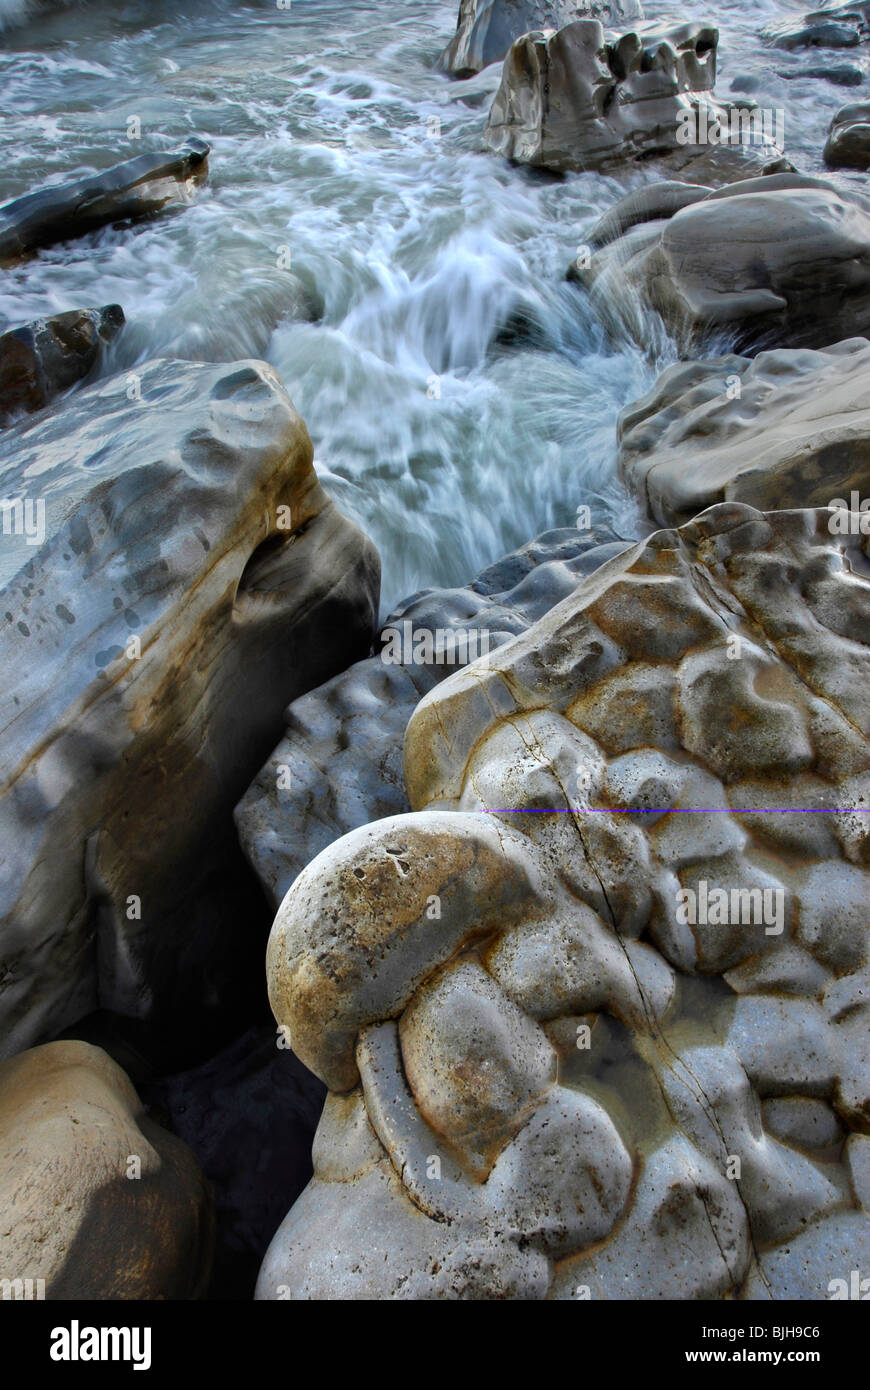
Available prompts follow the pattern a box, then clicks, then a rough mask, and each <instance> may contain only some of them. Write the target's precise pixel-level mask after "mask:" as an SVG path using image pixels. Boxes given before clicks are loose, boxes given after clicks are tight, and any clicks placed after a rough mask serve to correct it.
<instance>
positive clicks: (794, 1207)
mask: <svg viewBox="0 0 870 1390" xmlns="http://www.w3.org/2000/svg"><path fill="white" fill-rule="evenodd" d="M832 518H833V514H832V513H831V512H830V511H828V510H819V511H792V512H787V511H783V512H776V513H768V514H763V513H761V512H758V511H756V510H754V509H752V508H749V507H746V506H741V505H737V504H724V505H721V506H718V507H715V508H713V509H711V510H710V511H708V512H706V513H704V514H703V515H702V516H700V517H698V518H697V519H696V520H695V521H694V522H691V523H689V524H687V525H685V526H684V527H682V528H681V529H680V530H679V531H662V532H658V533H656V534H655V535H653V536H651V537H650V538H649V539H648V540H647V541H645V542H639V543H637V544H635V545H634V546H632V547H631V548H630V549H629V550H627V551H625V552H624V553H622V554H620V555H618V556H616V557H615V558H613V559H611V560H609V561H608V562H607V563H606V564H605V565H604V566H602V567H601V568H600V569H598V570H597V571H595V572H594V573H593V574H592V575H590V576H588V577H587V578H585V579H583V580H581V582H580V583H579V585H578V586H577V588H576V589H575V591H574V592H573V593H572V594H571V595H570V596H569V597H567V598H566V599H565V600H564V601H563V602H562V603H560V604H559V605H557V606H556V607H555V608H553V609H551V610H550V612H549V613H548V614H547V615H546V616H544V617H543V618H542V619H541V620H540V621H539V622H538V623H537V624H535V626H534V627H532V628H530V629H529V630H528V631H527V632H525V633H524V634H522V635H520V636H518V637H517V638H515V639H514V640H513V641H511V642H509V643H507V644H505V645H504V646H502V647H500V648H499V650H498V651H497V652H495V653H494V654H492V655H490V657H489V658H488V661H487V663H486V664H483V663H481V662H478V663H475V664H473V665H471V666H469V667H467V668H466V669H465V670H463V671H460V672H457V673H455V674H454V675H452V676H451V677H450V678H449V679H448V680H446V681H445V682H443V683H442V684H440V685H439V686H437V687H436V688H435V689H434V690H433V691H431V692H430V694H429V695H427V696H426V697H425V698H424V699H423V700H422V701H421V703H420V705H419V706H418V707H417V710H416V711H415V713H414V715H413V717H412V719H411V722H410V724H409V726H408V731H407V735H406V740H405V767H406V782H407V788H408V794H409V799H410V802H411V805H412V807H414V808H415V810H414V811H413V812H412V813H410V814H406V815H400V816H393V817H390V818H388V819H386V820H383V821H377V822H374V823H373V824H371V825H369V826H366V827H363V828H362V829H359V830H355V831H353V832H352V833H351V834H349V835H346V836H345V837H344V838H343V839H341V840H338V841H336V842H335V843H334V844H332V845H330V846H329V848H327V849H326V850H324V851H323V852H322V853H321V854H320V855H319V856H318V858H317V859H315V860H313V861H312V863H310V864H309V865H308V866H307V867H306V868H305V870H304V871H303V872H302V873H301V874H300V875H299V878H298V879H297V880H296V882H295V883H294V884H293V886H292V887H291V889H290V891H289V892H288V894H287V896H286V897H285V899H284V901H283V902H282V904H281V907H280V909H279V912H278V914H277V917H276V919H275V923H274V926H273V929H272V935H271V938H270V943H269V950H268V956H267V970H268V978H269V991H270V999H271V1001H272V1005H273V1009H274V1011H275V1016H276V1019H277V1021H278V1023H279V1025H281V1027H282V1028H283V1029H284V1030H286V1034H287V1037H288V1039H292V1042H293V1046H294V1048H295V1049H296V1050H297V1052H298V1054H299V1056H300V1057H301V1059H302V1060H303V1061H304V1062H305V1063H306V1064H307V1065H308V1066H309V1067H311V1068H312V1070H314V1071H315V1072H316V1073H317V1074H318V1075H319V1076H321V1077H322V1079H323V1080H324V1081H325V1082H326V1084H327V1085H328V1086H329V1088H330V1095H329V1097H328V1099H327V1102H326V1107H325V1109H324V1113H323V1118H322V1120H321V1123H320V1126H319V1129H318V1133H317V1136H316V1139H315V1144H314V1153H313V1159H314V1177H313V1179H312V1181H311V1183H310V1184H309V1186H308V1188H307V1189H306V1191H305V1193H303V1195H302V1196H301V1197H300V1199H299V1200H298V1201H297V1202H296V1204H295V1206H294V1207H293V1208H292V1209H291V1211H290V1213H289V1215H288V1217H287V1218H286V1220H285V1222H284V1223H283V1225H282V1227H281V1228H280V1230H279V1231H278V1232H277V1234H276V1236H275V1239H274V1240H273V1242H272V1245H271V1247H270V1250H269V1252H268V1254H267V1256H266V1259H265V1260H264V1263H263V1267H262V1270H261V1273H260V1279H259V1283H258V1297H259V1298H261V1299H288V1298H289V1299H310V1298H336V1297H341V1298H372V1297H381V1298H469V1299H475V1298H537V1299H543V1298H547V1297H549V1298H557V1299H560V1298H573V1299H576V1298H589V1297H592V1298H598V1297H604V1298H636V1297H644V1298H673V1297H679V1298H698V1299H706V1298H733V1297H735V1296H738V1297H739V1296H743V1297H759V1296H765V1297H768V1296H771V1295H772V1296H774V1297H781V1296H788V1294H789V1291H790V1290H791V1291H793V1290H794V1289H796V1288H798V1287H799V1288H800V1290H801V1294H800V1296H802V1297H806V1298H826V1297H828V1296H829V1292H830V1288H831V1284H830V1281H831V1280H832V1278H833V1277H834V1276H835V1275H837V1274H839V1273H840V1272H841V1271H843V1270H849V1269H851V1268H859V1269H860V1268H862V1267H866V1266H867V1262H868V1257H870V1220H868V1217H867V1214H866V1212H865V1211H864V1210H863V1209H862V1206H861V1203H862V1201H864V1200H866V1182H865V1178H864V1166H863V1160H862V1155H861V1154H860V1153H859V1152H858V1151H857V1150H856V1149H855V1146H854V1139H855V1138H858V1139H860V1138H861V1136H864V1135H867V1134H868V1132H870V1068H868V1065H867V1059H866V1036H867V1033H868V1027H870V1003H868V996H867V978H868V973H867V972H868V942H870V933H868V928H867V916H866V901H867V895H868V890H870V820H868V815H867V811H868V807H870V740H868V736H867V733H866V732H865V731H866V730H867V729H868V728H870V693H868V692H870V682H868V677H870V646H868V644H867V632H868V619H870V559H868V550H870V538H868V537H866V536H862V535H861V534H860V533H859V531H858V529H857V527H856V528H855V532H854V534H834V533H833V532H832V529H831V521H832ZM855 520H856V522H857V520H858V518H857V517H856V518H855ZM811 812H815V814H810V813H811ZM862 1038H863V1039H864V1040H865V1041H861V1039H862ZM773 1101H777V1102H779V1104H777V1105H771V1104H770V1102H773ZM844 1140H848V1142H845V1143H844Z"/></svg>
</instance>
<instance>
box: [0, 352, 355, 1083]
mask: <svg viewBox="0 0 870 1390" xmlns="http://www.w3.org/2000/svg"><path fill="white" fill-rule="evenodd" d="M311 460H312V448H311V442H310V440H309V437H308V433H307V431H306V429H305V426H304V424H303V423H302V421H301V420H300V418H299V416H298V415H297V414H296V412H295V411H294V409H293V406H292V403H291V401H290V400H289V398H288V396H287V394H286V392H285V391H284V389H283V387H282V386H281V383H280V382H279V380H278V378H277V377H276V375H275V373H274V372H273V370H272V368H271V367H269V366H267V365H266V364H265V363H262V362H250V361H249V362H237V363H233V364H231V365H229V366H226V365H204V364H193V363H187V362H169V361H155V362H150V363H146V364H144V365H143V366H140V367H137V369H136V372H135V373H132V374H125V375H121V376H116V377H112V378H108V379H106V380H104V381H102V382H99V383H97V384H96V385H94V386H91V387H88V388H86V389H85V390H83V391H81V392H80V393H78V394H77V395H76V396H75V397H74V398H73V399H72V400H70V401H69V402H68V403H66V405H65V406H64V408H63V410H59V411H53V412H51V413H50V414H48V415H46V416H43V417H41V418H39V419H38V420H35V421H25V422H21V423H19V424H17V425H14V426H12V427H10V428H9V429H8V430H6V431H5V432H4V433H3V435H2V436H0V475H2V490H3V494H4V495H5V497H6V498H7V499H12V500H14V502H15V505H14V506H13V505H10V506H7V507H6V508H5V509H4V527H3V530H4V533H3V534H2V535H0V590H2V602H0V652H2V656H3V661H2V675H0V685H2V708H3V710H4V711H5V717H4V721H3V728H2V733H0V765H2V780H0V786H2V799H0V828H2V838H3V843H4V845H5V846H6V850H7V855H8V859H7V872H6V873H5V875H4V877H3V884H2V888H0V962H2V967H0V1033H2V1037H3V1044H2V1046H3V1048H4V1049H5V1050H6V1052H7V1054H8V1053H13V1052H15V1051H18V1050H20V1049H22V1048H24V1047H27V1046H30V1045H31V1044H33V1043H34V1042H39V1041H41V1040H43V1039H46V1038H51V1037H53V1036H56V1035H57V1034H58V1033H59V1032H60V1031H61V1030H63V1029H64V1028H69V1027H70V1026H71V1025H76V1026H77V1027H80V1026H84V1025H83V1022H82V1021H83V1020H84V1019H85V1017H86V1016H87V1015H89V1014H91V1013H92V1012H93V1011H102V1012H106V1011H108V1013H109V1014H111V1015H113V1016H114V1017H115V1019H116V1020H117V1019H121V1020H127V1021H129V1023H130V1025H131V1029H132V1030H133V1032H135V1035H136V1037H135V1042H136V1045H137V1046H138V1047H139V1048H140V1050H142V1051H143V1052H145V1053H146V1054H147V1053H148V1052H149V1050H150V1051H151V1052H152V1053H154V1054H155V1055H154V1058H153V1060H154V1063H155V1065H157V1066H159V1067H160V1068H161V1069H162V1070H164V1071H165V1070H169V1069H178V1068H180V1067H183V1066H186V1065H190V1064H192V1063H193V1061H195V1060H196V1059H197V1057H201V1056H203V1055H204V1054H205V1053H206V1051H207V1049H208V1048H209V1047H211V1048H212V1050H213V1049H214V1046H215V1045H219V1044H220V1043H221V1042H225V1041H226V1039H227V1036H233V1034H228V1029H229V1028H230V1027H231V1026H232V1027H233V1028H234V1029H235V1032H236V1034H237V1033H238V1032H239V1031H240V1029H241V1028H242V1027H244V1026H246V1024H247V1022H248V1021H249V1015H248V1014H247V1012H246V1011H247V1010H248V1009H250V1008H253V1007H254V1004H255V1001H258V1000H259V999H260V998H261V986H260V985H259V984H258V980H257V975H258V970H257V966H256V957H257V955H258V951H257V949H256V945H254V947H253V949H251V942H252V941H254V940H255V939H256V938H257V935H258V932H260V931H261V930H262V931H263V934H264V935H265V927H266V926H267V921H268V919H266V918H265V915H264V905H263V903H262V899H261V898H260V897H259V895H258V892H257V889H256V884H255V883H254V881H253V879H252V876H251V875H250V872H249V871H248V870H247V868H246V865H245V863H244V860H243V859H242V856H241V853H240V851H239V848H238V843H237V840H236V836H235V832H234V829H233V824H232V816H231V812H232V808H233V806H234V805H235V803H236V801H237V800H238V799H239V796H240V795H241V793H242V792H243V790H244V788H245V787H246V786H247V785H248V784H249V782H250V780H251V777H252V776H253V775H254V773H255V772H256V770H257V768H258V767H260V766H261V765H262V763H263V760H264V758H265V757H266V755H267V753H268V751H269V749H270V748H271V747H273V746H274V744H275V742H276V740H277V738H278V736H279V735H280V732H281V729H282V727H283V721H282V712H283V710H284V708H285V706H286V705H287V703H288V701H290V700H292V699H293V698H294V697H295V696H297V695H299V694H301V693H302V691H303V690H305V689H309V688H311V687H314V686H317V685H319V684H321V683H322V682H323V681H324V680H326V679H328V678H329V677H330V676H332V675H334V674H335V673H336V671H338V670H340V669H342V668H343V667H344V666H346V665H347V664H348V663H349V662H351V661H353V660H355V659H356V658H359V657H361V656H363V655H365V654H366V653H367V652H368V651H369V650H370V643H371V632H372V626H373V620H374V616H375V613H376V611H377V600H378V577H379V576H378V569H379V566H378V561H377V557H376V555H375V553H374V550H373V547H372V546H371V544H370V543H369V542H368V541H367V540H366V539H365V538H364V537H363V536H362V535H361V533H360V532H359V531H358V530H357V528H356V527H355V526H353V525H351V524H350V523H349V522H348V521H346V520H345V519H344V518H343V517H342V516H341V515H340V514H339V513H338V511H337V510H336V509H335V507H334V506H333V505H332V503H331V502H330V501H329V499H328V498H327V497H326V496H325V494H324V493H323V491H322V489H321V488H320V485H319V483H318V481H317V478H316V476H315V473H314V471H313V468H312V462H311ZM34 494H35V495H34ZM194 1054H196V1055H194Z"/></svg>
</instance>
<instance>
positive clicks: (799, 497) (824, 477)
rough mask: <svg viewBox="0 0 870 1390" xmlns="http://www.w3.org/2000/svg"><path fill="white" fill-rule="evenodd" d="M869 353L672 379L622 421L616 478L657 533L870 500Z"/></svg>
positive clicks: (774, 361) (702, 368)
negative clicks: (722, 515)
mask: <svg viewBox="0 0 870 1390" xmlns="http://www.w3.org/2000/svg"><path fill="white" fill-rule="evenodd" d="M868 372H870V343H868V342H867V341H866V339H864V338H854V339H851V340H850V341H848V342H845V343H837V344H836V345H835V346H834V347H831V348H826V349H824V350H823V351H821V352H813V351H811V350H809V349H807V348H803V349H798V350H790V349H782V350H779V351H773V352H761V353H759V354H758V356H757V357H755V358H747V357H736V356H729V357H717V358H714V359H713V360H711V361H701V362H680V363H678V364H676V365H675V366H673V367H669V368H668V369H667V371H665V372H664V373H663V374H662V375H661V376H660V377H659V379H658V381H657V382H656V383H655V385H654V387H653V388H652V390H651V391H650V392H649V393H648V394H647V395H646V396H644V397H643V398H642V399H641V400H639V401H637V402H635V403H634V404H633V405H630V406H628V407H627V408H626V409H625V410H624V411H623V412H622V414H621V415H620V418H619V426H618V431H619V440H620V456H619V463H620V468H621V470H622V472H623V474H624V476H625V478H626V479H627V481H628V482H629V484H630V485H631V486H632V488H634V490H635V491H636V492H637V493H638V494H639V495H641V496H642V497H643V498H644V501H645V503H646V507H647V510H648V511H649V513H650V515H651V516H652V517H654V519H655V520H656V521H658V522H659V523H661V524H662V525H668V524H670V523H673V522H676V523H680V522H682V521H685V520H687V519H689V518H691V517H692V516H694V515H695V514H696V513H697V512H700V511H703V510H704V509H705V508H706V507H709V506H712V505H713V504H714V503H716V502H724V501H729V502H730V501H734V502H747V503H749V505H750V506H754V507H758V508H760V509H764V510H777V509H782V508H789V507H820V506H824V507H827V506H830V505H832V504H834V503H836V502H838V501H839V502H841V504H842V503H845V504H846V505H850V504H851V501H852V495H853V493H854V492H857V494H858V496H859V498H862V499H863V498H870V450H868V443H870V399H868V395H867V385H866V383H867V374H868Z"/></svg>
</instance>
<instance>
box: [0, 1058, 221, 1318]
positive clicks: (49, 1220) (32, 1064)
mask: <svg viewBox="0 0 870 1390" xmlns="http://www.w3.org/2000/svg"><path fill="white" fill-rule="evenodd" d="M0 1204H2V1207H3V1229H2V1230H0V1269H2V1270H3V1275H4V1283H5V1281H6V1280H9V1281H12V1284H13V1289H14V1288H15V1284H16V1281H19V1280H21V1281H24V1282H25V1283H26V1282H32V1285H33V1286H35V1287H34V1292H32V1293H31V1294H30V1296H31V1297H45V1298H47V1299H64V1300H67V1299H101V1300H102V1299H137V1300H138V1299H190V1298H199V1297H202V1296H203V1295H204V1294H205V1291H206V1288H207V1285H208V1280H209V1275H210V1271H211V1261H212V1248H213V1240H214V1231H213V1228H214V1217H213V1210H212V1199H211V1194H210V1192H209V1188H208V1184H207V1183H206V1182H205V1180H204V1178H203V1176H202V1174H201V1172H200V1171H199V1168H198V1167H197V1164H196V1161H195V1159H194V1157H193V1155H192V1154H191V1152H190V1150H189V1149H188V1148H187V1146H186V1145H185V1144H183V1143H182V1142H181V1140H180V1139H176V1138H175V1136H174V1135H172V1134H169V1133H167V1131H166V1130H164V1129H161V1128H160V1126H159V1125H157V1124H155V1123H154V1121H153V1120H151V1119H149V1117H148V1116H147V1115H146V1113H145V1110H144V1107H143V1105H142V1102H141V1101H140V1099H139V1097H138V1096H137V1094H136V1092H135V1090H134V1089H133V1086H132V1085H131V1083H130V1081H129V1079H128V1078H127V1077H126V1076H125V1074H124V1072H123V1071H121V1068H120V1067H118V1066H116V1065H115V1063H114V1062H113V1061H112V1060H111V1059H110V1058H109V1057H107V1056H106V1054H105V1052H102V1051H100V1049H99V1048H97V1047H90V1046H88V1044H87V1043H82V1042H57V1043H48V1044H47V1045H46V1046H45V1047H37V1048H33V1049H32V1050H30V1051H28V1052H23V1053H21V1055H20V1056H18V1057H13V1058H12V1059H11V1060H9V1061H6V1062H3V1063H0ZM36 1281H41V1287H40V1285H38V1284H37V1283H36ZM36 1290H38V1292H37V1291H36ZM15 1296H18V1297H25V1296H26V1288H25V1292H23V1293H20V1294H16V1293H15V1292H13V1293H12V1294H11V1295H10V1294H8V1293H6V1292H5V1290H4V1297H7V1298H8V1297H15Z"/></svg>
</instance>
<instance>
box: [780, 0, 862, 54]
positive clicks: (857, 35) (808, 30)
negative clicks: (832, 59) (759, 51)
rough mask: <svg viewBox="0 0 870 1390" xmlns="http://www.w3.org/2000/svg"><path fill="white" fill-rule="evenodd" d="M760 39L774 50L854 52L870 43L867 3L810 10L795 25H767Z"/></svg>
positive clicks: (787, 23)
mask: <svg viewBox="0 0 870 1390" xmlns="http://www.w3.org/2000/svg"><path fill="white" fill-rule="evenodd" d="M762 38H764V39H765V40H766V41H767V42H768V43H771V44H773V46H774V48H785V49H797V48H857V46H858V44H860V43H865V42H866V41H867V39H870V3H868V0H858V3H857V4H846V5H840V6H835V7H833V8H831V7H826V8H825V9H823V10H813V11H812V13H810V14H807V15H804V18H803V21H802V22H800V23H798V24H795V22H794V21H793V20H783V21H782V22H780V23H778V24H769V25H768V26H767V28H766V29H763V30H762Z"/></svg>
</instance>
